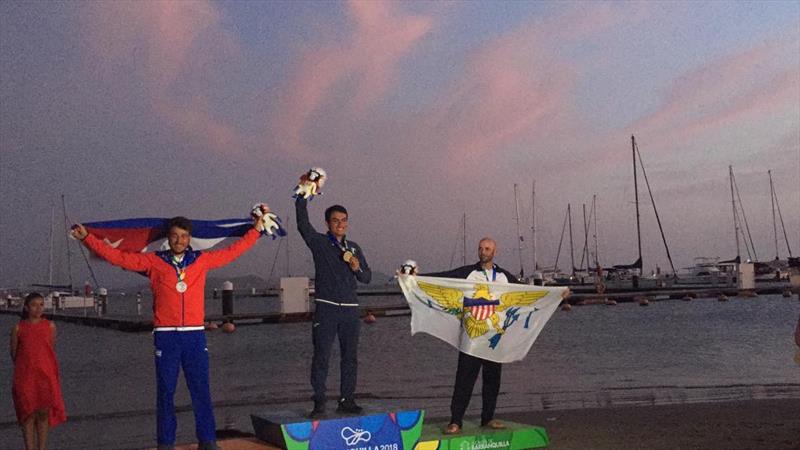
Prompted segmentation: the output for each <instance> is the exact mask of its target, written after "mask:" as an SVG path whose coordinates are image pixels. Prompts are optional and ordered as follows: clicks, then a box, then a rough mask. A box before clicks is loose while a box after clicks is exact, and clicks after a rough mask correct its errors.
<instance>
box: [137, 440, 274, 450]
mask: <svg viewBox="0 0 800 450" xmlns="http://www.w3.org/2000/svg"><path fill="white" fill-rule="evenodd" d="M217 445H218V446H219V448H220V449H221V450H279V448H278V447H273V446H272V445H267V444H265V443H264V442H262V441H260V440H258V439H256V438H236V439H221V440H218V441H217ZM150 450H156V449H155V448H153V449H150ZM175 450H197V444H182V445H176V446H175Z"/></svg>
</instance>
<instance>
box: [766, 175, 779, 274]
mask: <svg viewBox="0 0 800 450" xmlns="http://www.w3.org/2000/svg"><path fill="white" fill-rule="evenodd" d="M767 175H769V198H770V200H771V201H772V232H773V234H774V236H775V259H776V260H777V259H780V257H779V255H778V222H777V221H776V220H775V187H774V186H773V185H772V170H768V171H767Z"/></svg>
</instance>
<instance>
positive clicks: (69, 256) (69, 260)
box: [61, 194, 73, 290]
mask: <svg viewBox="0 0 800 450" xmlns="http://www.w3.org/2000/svg"><path fill="white" fill-rule="evenodd" d="M61 207H62V208H63V209H64V246H65V247H66V248H67V277H68V278H69V286H70V290H71V289H72V286H73V284H72V252H71V251H70V250H69V241H68V240H67V239H68V237H67V236H68V235H67V233H68V232H69V222H68V219H67V201H66V200H65V199H64V194H61Z"/></svg>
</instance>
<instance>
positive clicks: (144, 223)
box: [83, 218, 285, 252]
mask: <svg viewBox="0 0 800 450" xmlns="http://www.w3.org/2000/svg"><path fill="white" fill-rule="evenodd" d="M168 223H169V219H162V218H142V219H122V220H109V221H105V222H89V223H85V224H83V225H84V226H85V227H86V229H87V230H88V231H89V233H92V234H93V235H94V236H96V237H98V238H100V239H102V240H104V241H106V242H107V243H108V244H109V245H111V246H112V247H115V248H117V249H119V250H124V251H129V252H146V251H153V250H166V249H167V248H169V246H168V244H167V231H168V230H167V229H166V227H167V224H168ZM252 227H253V219H251V218H247V219H223V220H192V242H191V244H192V248H193V249H194V250H205V249H209V248H211V247H213V246H215V245H217V244H219V243H220V242H222V241H224V240H225V239H227V238H231V237H241V236H244V234H245V233H246V232H247V230H249V229H251V228H252ZM284 233H285V232H284Z"/></svg>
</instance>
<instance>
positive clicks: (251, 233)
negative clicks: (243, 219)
mask: <svg viewBox="0 0 800 450" xmlns="http://www.w3.org/2000/svg"><path fill="white" fill-rule="evenodd" d="M259 236H261V233H260V232H259V231H258V230H257V229H256V228H255V227H253V228H251V229H249V230H247V233H245V234H244V236H242V238H241V239H239V240H238V241H236V242H235V243H233V244H232V245H230V246H229V247H226V248H223V249H220V250H211V251H205V252H203V259H204V260H205V265H206V267H208V268H209V269H217V268H220V267H222V266H225V265H227V264H230V263H231V262H233V260H235V259H236V258H238V257H239V256H241V255H242V254H243V253H244V252H246V251H248V250H250V249H251V248H252V247H253V245H255V243H256V242H258V238H259Z"/></svg>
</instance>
